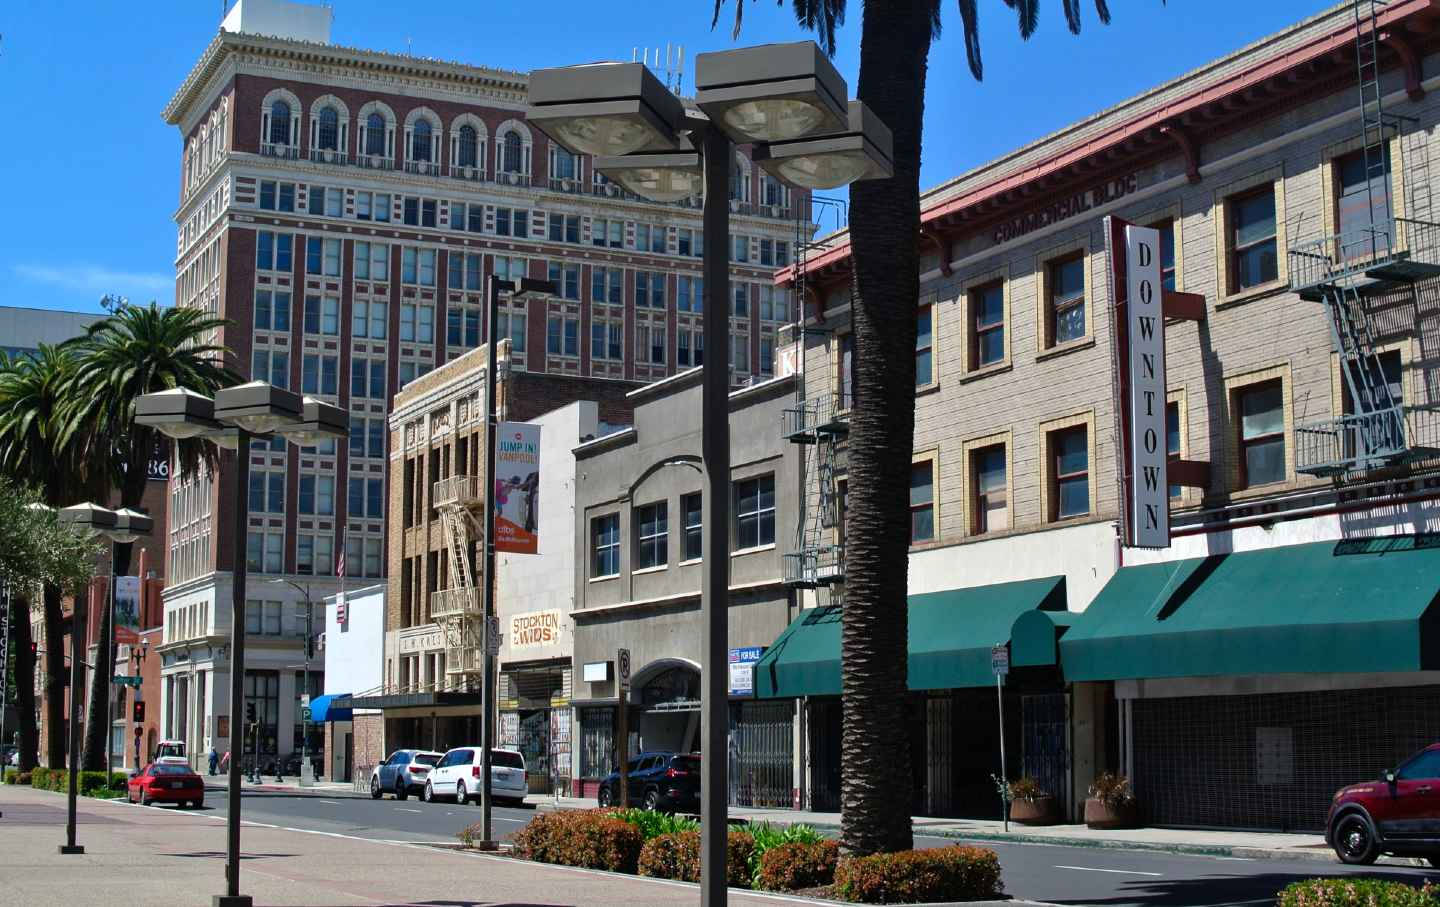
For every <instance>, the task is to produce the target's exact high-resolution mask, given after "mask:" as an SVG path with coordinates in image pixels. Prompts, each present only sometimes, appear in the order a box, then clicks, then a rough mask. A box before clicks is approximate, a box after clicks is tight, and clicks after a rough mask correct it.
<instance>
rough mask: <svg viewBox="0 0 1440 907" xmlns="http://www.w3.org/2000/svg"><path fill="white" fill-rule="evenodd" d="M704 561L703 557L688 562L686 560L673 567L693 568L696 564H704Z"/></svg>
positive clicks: (693, 558)
mask: <svg viewBox="0 0 1440 907" xmlns="http://www.w3.org/2000/svg"><path fill="white" fill-rule="evenodd" d="M704 561H705V559H704V558H703V557H692V558H691V559H690V560H688V561H681V562H680V563H678V564H676V565H675V566H677V567H693V566H695V565H696V564H700V563H704Z"/></svg>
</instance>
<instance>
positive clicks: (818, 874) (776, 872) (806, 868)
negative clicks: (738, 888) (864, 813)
mask: <svg viewBox="0 0 1440 907" xmlns="http://www.w3.org/2000/svg"><path fill="white" fill-rule="evenodd" d="M839 859H840V843H839V842H838V841H815V842H812V843H806V842H804V841H791V842H790V843H788V844H777V845H775V846H774V847H771V848H770V849H768V850H766V851H765V853H764V854H762V855H761V856H760V872H759V873H758V874H757V875H756V876H755V887H756V888H760V889H763V890H765V891H796V890H798V889H801V888H814V887H816V886H817V885H829V884H831V883H832V882H834V881H835V864H836V863H837V862H839Z"/></svg>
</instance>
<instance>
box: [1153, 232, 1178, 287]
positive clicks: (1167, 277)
mask: <svg viewBox="0 0 1440 907" xmlns="http://www.w3.org/2000/svg"><path fill="white" fill-rule="evenodd" d="M1150 226H1152V227H1154V228H1155V229H1156V230H1159V231H1160V288H1161V289H1164V290H1174V289H1175V288H1176V283H1175V221H1174V220H1173V219H1172V218H1168V217H1167V218H1165V219H1164V220H1162V221H1160V222H1159V223H1155V224H1151V225H1150Z"/></svg>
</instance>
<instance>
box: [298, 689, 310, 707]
mask: <svg viewBox="0 0 1440 907" xmlns="http://www.w3.org/2000/svg"><path fill="white" fill-rule="evenodd" d="M300 707H301V708H305V709H308V708H310V694H309V693H301V694H300Z"/></svg>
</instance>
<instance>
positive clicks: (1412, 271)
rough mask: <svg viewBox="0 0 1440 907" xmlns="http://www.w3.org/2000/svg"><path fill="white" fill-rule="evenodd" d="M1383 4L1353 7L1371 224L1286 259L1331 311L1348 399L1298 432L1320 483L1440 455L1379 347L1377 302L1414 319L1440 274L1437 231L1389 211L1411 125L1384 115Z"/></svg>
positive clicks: (1306, 463) (1306, 464)
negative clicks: (1392, 142)
mask: <svg viewBox="0 0 1440 907" xmlns="http://www.w3.org/2000/svg"><path fill="white" fill-rule="evenodd" d="M1381 5H1383V0H1356V3H1355V5H1354V13H1355V68H1356V75H1357V81H1358V85H1359V92H1360V120H1361V135H1362V142H1363V151H1362V154H1363V158H1364V168H1365V194H1366V201H1367V202H1368V203H1369V211H1370V224H1369V226H1365V227H1359V228H1355V229H1351V230H1349V231H1347V232H1345V233H1340V234H1337V235H1334V236H1327V237H1324V238H1323V239H1320V240H1316V241H1314V242H1310V243H1306V244H1304V245H1299V246H1297V247H1296V248H1294V249H1292V250H1291V251H1290V288H1291V289H1292V290H1294V291H1295V292H1296V293H1298V294H1299V296H1300V298H1301V299H1304V300H1308V301H1311V302H1320V303H1323V304H1324V305H1325V308H1326V312H1327V315H1328V319H1327V320H1328V322H1329V325H1330V337H1331V342H1332V344H1333V347H1334V350H1335V353H1336V356H1337V357H1338V359H1339V364H1340V373H1341V378H1342V381H1343V382H1344V387H1345V390H1346V391H1348V393H1349V401H1350V405H1349V406H1348V407H1347V409H1348V411H1346V412H1342V413H1339V414H1337V415H1336V416H1335V417H1334V418H1331V419H1324V420H1320V421H1314V422H1309V423H1304V424H1301V425H1298V426H1297V427H1296V429H1295V435H1296V447H1297V451H1296V465H1297V469H1298V470H1299V471H1300V472H1304V473H1308V474H1310V475H1315V476H1332V477H1336V478H1342V477H1344V476H1346V475H1355V474H1361V473H1364V472H1367V471H1369V470H1373V469H1379V468H1383V467H1386V466H1394V465H1400V464H1403V463H1406V462H1413V461H1415V460H1419V459H1433V458H1435V457H1437V456H1440V451H1437V450H1434V449H1431V448H1429V447H1427V446H1425V445H1422V444H1420V443H1417V439H1416V434H1417V429H1421V430H1422V431H1421V433H1423V434H1425V435H1428V434H1429V433H1430V432H1429V431H1428V428H1429V426H1428V424H1427V425H1425V426H1421V425H1417V424H1416V423H1415V420H1416V419H1417V418H1419V417H1421V416H1429V415H1430V413H1428V412H1420V411H1415V410H1413V408H1412V411H1411V412H1410V413H1409V414H1408V417H1407V413H1406V408H1405V406H1404V401H1403V400H1402V399H1400V398H1399V397H1398V396H1397V395H1396V394H1395V393H1394V391H1393V390H1392V388H1391V384H1390V381H1389V380H1388V378H1387V376H1386V375H1385V371H1384V367H1383V365H1382V363H1381V357H1380V352H1379V348H1378V346H1377V344H1376V335H1377V333H1380V331H1379V330H1378V329H1377V324H1376V318H1375V312H1376V308H1377V301H1378V300H1379V299H1380V298H1381V297H1392V298H1393V297H1394V295H1395V294H1396V293H1404V292H1408V293H1409V295H1410V298H1411V299H1412V300H1413V301H1414V302H1415V306H1416V307H1415V311H1417V312H1418V311H1419V304H1418V297H1417V296H1416V293H1417V288H1416V285H1417V283H1418V282H1420V281H1422V280H1426V279H1428V278H1431V277H1434V276H1436V275H1440V265H1437V264H1434V263H1432V262H1431V261H1425V260H1422V257H1423V258H1429V259H1433V258H1434V257H1435V255H1436V253H1437V251H1440V249H1437V246H1440V224H1434V223H1429V222H1425V221H1419V220H1412V219H1406V218H1397V217H1395V216H1394V212H1393V203H1392V199H1391V180H1390V166H1389V162H1388V161H1387V155H1386V145H1387V142H1388V140H1389V133H1391V132H1394V133H1398V132H1399V131H1400V126H1401V125H1402V122H1403V121H1404V120H1405V119H1408V118H1402V117H1395V116H1387V115H1386V113H1385V109H1384V103H1383V99H1382V95H1381V86H1380V60H1379V37H1380V31H1379V28H1378V23H1377V21H1376V10H1377V7H1378V6H1381ZM1419 153H1420V154H1421V155H1424V153H1425V152H1424V150H1423V149H1421V150H1420V152H1419ZM1422 164H1423V158H1422ZM1427 191H1428V187H1427ZM1377 193H1378V194H1379V196H1380V197H1379V198H1377V197H1376V194H1377Z"/></svg>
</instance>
